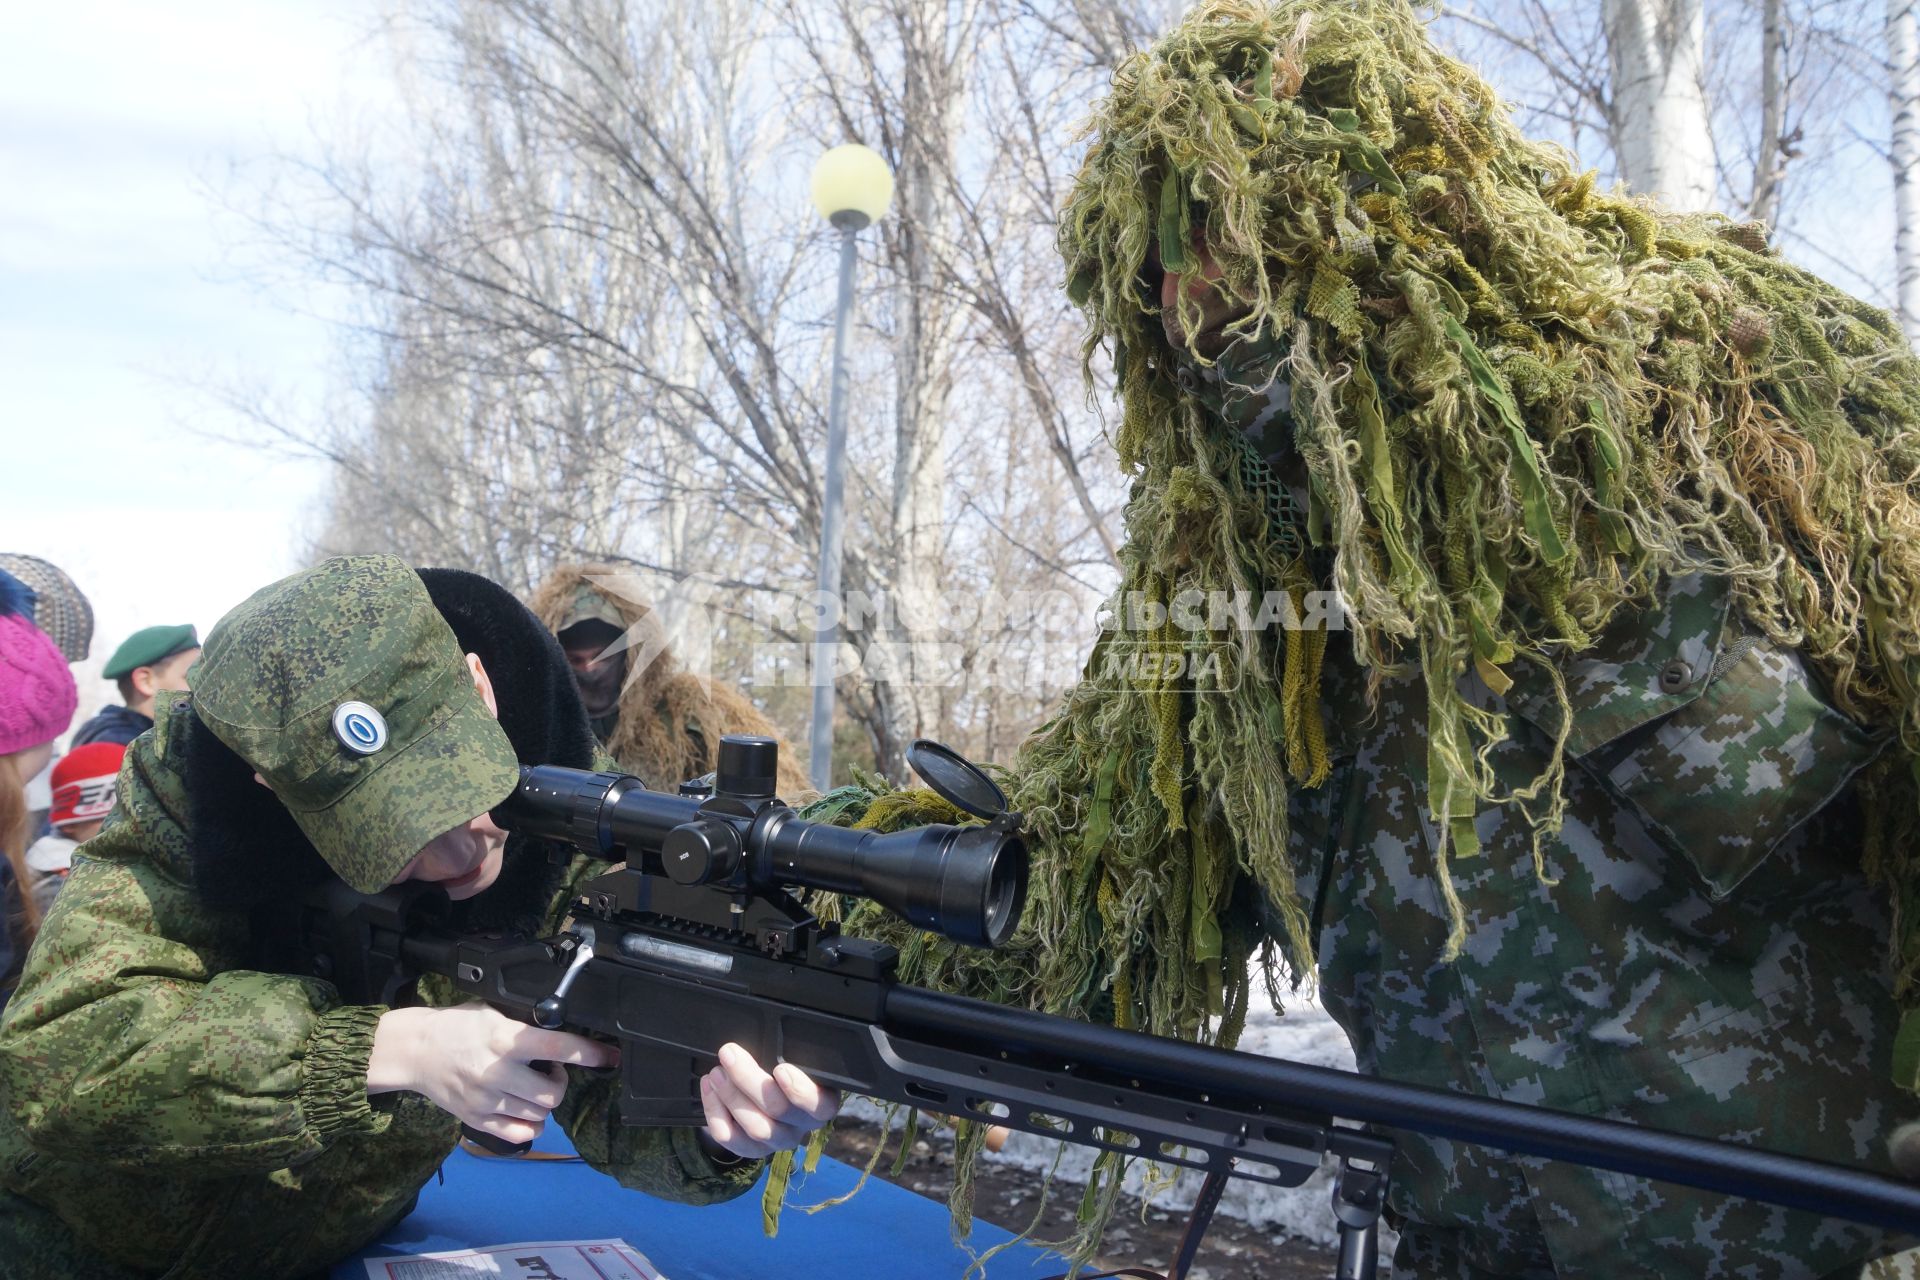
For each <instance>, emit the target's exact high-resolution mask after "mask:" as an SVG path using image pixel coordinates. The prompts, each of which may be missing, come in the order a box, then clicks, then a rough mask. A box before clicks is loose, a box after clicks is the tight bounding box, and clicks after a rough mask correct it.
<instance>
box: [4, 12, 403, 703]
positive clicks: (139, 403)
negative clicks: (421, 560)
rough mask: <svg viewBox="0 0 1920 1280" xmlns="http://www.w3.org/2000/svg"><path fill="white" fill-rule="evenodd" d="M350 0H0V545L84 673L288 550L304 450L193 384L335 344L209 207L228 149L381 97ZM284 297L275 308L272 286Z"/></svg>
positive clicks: (318, 381) (257, 378)
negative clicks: (77, 607) (25, 568)
mask: <svg viewBox="0 0 1920 1280" xmlns="http://www.w3.org/2000/svg"><path fill="white" fill-rule="evenodd" d="M368 13H369V8H368V6H367V5H366V4H364V3H362V2H361V0H247V2H245V3H237V2H234V0H194V3H192V4H168V5H152V4H148V5H136V4H128V3H99V2H76V0H67V2H66V3H62V4H58V5H34V4H19V5H8V6H5V7H4V9H0V551H22V552H28V553H32V554H37V555H41V556H44V557H45V558H47V559H49V560H52V561H54V562H55V563H57V564H59V565H60V566H61V567H63V568H65V569H66V570H67V571H68V572H69V573H71V574H72V575H73V576H74V577H75V579H76V580H78V581H79V583H80V585H81V587H82V588H83V589H84V590H85V591H86V592H87V594H88V596H89V597H90V598H91V600H92V602H93V605H94V609H95V612H96V615H97V618H98V629H97V631H96V634H95V638H94V644H93V654H92V659H91V661H90V663H88V664H86V665H85V666H83V667H82V668H80V669H79V674H80V676H81V682H80V683H81V698H82V706H83V710H84V709H85V708H87V707H89V706H92V705H97V704H98V703H100V702H101V701H104V700H111V699H110V698H109V697H108V696H107V695H109V694H110V693H111V688H110V686H106V685H104V684H102V683H101V682H100V681H98V680H97V679H90V678H89V677H90V676H92V675H93V674H94V673H96V672H97V670H98V668H99V665H100V663H101V662H102V661H103V660H104V658H105V657H106V655H107V654H108V653H109V652H111V650H112V649H113V647H114V646H115V645H116V644H118V643H119V641H120V640H121V639H122V638H124V636H125V635H126V634H127V633H128V632H130V631H132V630H133V629H135V628H137V627H142V626H147V625H149V624H153V623H173V622H192V623H194V624H196V625H198V626H199V627H200V628H201V630H202V632H203V633H204V632H205V630H206V628H207V627H209V626H210V625H211V624H212V623H213V622H214V621H215V619H217V618H218V617H219V616H220V614H221V613H223V612H225V611H226V610H227V609H228V608H230V607H231V606H232V605H234V604H236V603H238V601H239V600H240V599H242V598H244V596H245V595H246V594H247V593H248V592H249V591H251V590H252V589H253V588H255V587H257V586H260V585H263V584H264V583H266V582H268V581H270V580H272V579H273V578H275V577H278V576H280V575H282V574H284V573H286V572H288V571H290V570H291V569H292V568H293V567H295V554H296V551H297V545H298V540H299V535H300V531H301V529H302V527H303V525H304V523H305V521H306V520H307V518H308V512H309V510H310V508H311V507H312V504H313V501H314V499H315V496H316V494H317V492H318V490H319V487H320V484H321V479H322V477H321V472H320V469H319V468H318V467H317V466H316V465H315V464H312V463H306V462H289V461H286V460H276V459H275V458H274V457H272V456H271V455H268V454H266V453H262V452H257V451H254V450H249V449H246V448H243V447H239V446H235V445H229V444H222V443H217V442H214V441H211V440H209V439H207V438H205V436H203V435H199V434H195V432H194V430H193V428H200V429H203V430H213V431H216V432H222V433H226V434H232V433H235V432H238V431H241V430H243V427H242V425H241V424H239V423H237V422H235V421H233V420H232V419H231V418H227V417H224V416H223V415H222V414H221V413H220V412H219V411H218V410H217V409H216V408H215V402H214V400H213V398H212V397H210V396H209V395H207V394H206V393H205V392H204V391H202V390H198V389H196V388H197V387H199V386H204V385H206V384H209V383H224V384H227V385H234V384H247V385H262V384H264V385H270V386H272V387H273V388H275V389H276V390H277V391H278V392H280V393H281V394H282V395H283V396H285V397H289V398H291V399H293V400H295V401H296V402H298V401H301V400H306V402H307V403H309V404H314V403H318V398H319V396H320V395H321V393H322V390H323V388H324V386H325V381H326V379H325V371H326V369H327V366H328V362H329V361H330V360H331V359H332V358H333V352H334V345H333V341H332V337H331V334H330V331H329V329H328V327H327V325H326V324H325V323H324V322H323V321H321V320H319V319H316V318H312V317H310V316H305V315H301V314H298V313H297V308H298V307H320V308H322V309H324V300H316V299H313V298H281V299H275V298H273V297H268V296H263V294H262V292H261V291H260V290H259V289H257V288H256V287H254V286H252V285H250V284H248V283H246V282H245V270H244V267H245V263H244V260H243V259H241V260H236V258H235V255H234V253H233V252H232V251H231V246H232V245H233V244H235V243H237V241H238V239H239V237H240V231H241V229H240V228H239V227H237V226H236V225H234V224H233V222H232V221H231V220H230V219H229V218H227V217H225V216H223V215H222V214H221V212H220V210H221V204H222V199H221V197H222V196H223V195H224V194H225V193H227V192H229V191H230V190H231V189H232V188H231V184H230V182H229V172H230V170H231V168H232V167H233V166H234V165H236V164H246V163H248V162H253V161H257V160H259V159H260V158H262V157H264V156H266V155H269V154H271V153H273V152H275V151H289V150H291V151H299V150H303V149H306V148H308V147H309V146H310V142H309V139H310V138H311V136H312V129H311V125H312V122H313V121H315V120H323V119H331V118H334V117H335V115H336V114H337V113H338V112H340V111H341V110H343V109H345V108H346V106H347V105H348V104H352V105H353V107H354V109H355V110H356V111H358V110H361V109H364V108H365V106H366V104H368V103H370V102H371V103H377V102H379V101H380V100H381V98H382V96H383V95H386V94H388V93H389V90H388V89H387V87H386V85H385V82H384V79H383V71H384V68H383V65H382V63H381V61H380V58H379V56H378V53H377V51H374V50H371V49H369V48H367V47H366V46H365V44H364V43H363V41H362V39H361V34H362V32H363V31H364V30H365V28H366V25H367V21H368V17H367V15H368ZM286 303H292V304H295V305H294V307H289V306H287V305H284V304H286Z"/></svg>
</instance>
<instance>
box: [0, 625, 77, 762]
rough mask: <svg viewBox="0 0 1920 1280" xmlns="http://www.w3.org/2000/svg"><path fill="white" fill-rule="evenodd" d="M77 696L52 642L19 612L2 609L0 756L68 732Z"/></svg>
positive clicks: (63, 662)
mask: <svg viewBox="0 0 1920 1280" xmlns="http://www.w3.org/2000/svg"><path fill="white" fill-rule="evenodd" d="M79 701H80V697H79V692H78V691H77V690H76V689H75V688H74V686H73V672H71V671H69V670H67V660H66V659H65V658H63V657H61V656H60V651H59V650H58V649H56V648H54V647H53V641H51V640H49V639H47V637H46V634H45V633H44V632H42V631H41V630H40V628H38V627H36V626H34V625H33V623H32V622H30V621H28V620H27V619H26V618H24V617H21V616H20V615H19V614H17V613H0V756H6V755H12V754H13V753H14V752H16V751H25V750H26V749H27V748H28V747H37V746H39V745H40V744H41V743H43V742H52V741H53V740H54V739H55V738H57V737H59V736H60V735H61V734H63V733H65V732H66V731H67V726H68V725H69V724H71V723H73V709H74V707H75V706H77V705H78V704H79Z"/></svg>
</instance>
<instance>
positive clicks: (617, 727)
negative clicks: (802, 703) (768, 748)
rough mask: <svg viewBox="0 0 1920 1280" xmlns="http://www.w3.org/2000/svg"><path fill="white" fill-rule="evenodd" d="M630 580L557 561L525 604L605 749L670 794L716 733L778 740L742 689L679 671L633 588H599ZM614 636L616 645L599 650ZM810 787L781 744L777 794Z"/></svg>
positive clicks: (706, 766) (699, 764)
mask: <svg viewBox="0 0 1920 1280" xmlns="http://www.w3.org/2000/svg"><path fill="white" fill-rule="evenodd" d="M631 576H632V575H631V572H630V571H625V570H622V569H620V568H619V567H617V566H615V565H610V564H566V565H561V566H559V567H558V568H556V569H554V570H553V572H551V573H549V574H548V575H547V577H546V580H545V581H544V582H542V583H541V584H540V585H539V587H537V588H536V589H535V590H534V593H533V597H532V599H531V600H530V601H529V602H528V603H529V605H530V607H531V608H532V609H533V611H534V613H535V614H536V615H538V616H539V618H540V621H541V622H543V623H545V624H546V627H547V629H548V630H549V631H551V632H553V634H554V635H555V636H556V637H557V638H558V639H559V641H560V644H561V647H562V648H563V649H564V650H565V651H566V655H567V663H568V665H569V666H571V667H572V668H573V675H574V682H575V683H576V684H577V685H578V686H579V689H580V696H581V698H582V700H583V701H584V702H585V703H586V704H587V715H588V716H589V717H590V718H591V722H592V724H593V731H594V733H595V734H596V735H598V737H599V739H600V741H601V742H602V744H604V745H605V747H606V749H607V753H608V754H609V755H611V756H612V757H613V758H614V759H615V760H617V761H618V762H619V764H620V767H621V768H622V769H624V770H626V771H627V772H628V773H631V774H633V775H634V776H635V777H637V778H639V779H640V780H641V781H642V782H644V783H646V784H647V786H649V787H652V788H654V789H655V790H664V791H672V790H673V789H674V788H675V787H677V786H679V785H680V784H681V783H682V782H685V781H686V780H687V779H689V778H697V777H699V776H700V775H701V774H704V773H710V772H712V770H713V767H714V753H715V752H716V751H717V750H718V749H719V747H720V738H721V736H722V735H724V734H729V733H750V734H758V735H760V736H763V737H769V738H778V737H780V734H779V731H778V730H776V729H775V728H774V727H773V722H772V721H770V720H768V719H767V718H766V716H764V715H762V714H761V712H760V710H759V709H758V708H757V707H755V706H754V705H753V703H751V702H749V701H748V700H747V699H746V697H745V696H744V695H742V694H740V693H739V692H737V691H736V690H733V689H729V688H727V687H725V686H723V685H719V684H716V683H714V682H713V681H712V680H708V679H703V678H701V677H700V676H697V675H695V674H693V673H692V672H689V671H682V670H680V669H679V666H678V664H677V663H675V661H674V658H673V653H672V651H671V650H669V649H668V648H667V646H666V637H665V634H664V632H663V630H662V627H661V625H660V619H659V615H658V614H657V613H655V612H654V611H653V610H652V609H651V608H649V607H648V606H647V605H645V604H643V603H641V602H640V600H639V599H637V598H636V597H635V596H634V594H633V593H632V592H629V591H624V590H619V589H615V588H614V587H611V586H609V585H608V584H610V583H614V582H618V581H620V580H622V579H627V578H631ZM622 637H626V643H625V645H624V646H623V647H622V648H621V649H620V651H619V652H617V653H611V654H610V653H607V650H608V648H610V647H611V646H613V645H614V644H615V643H616V642H618V641H620V640H621V639H622ZM643 653H644V654H650V655H654V656H653V657H652V659H651V661H649V662H648V663H647V665H646V667H645V668H644V669H643V670H641V671H638V672H635V671H632V670H631V669H630V666H631V665H632V664H634V661H635V655H637V654H643ZM812 790H813V789H812V787H811V785H810V784H809V783H808V782H807V777H806V774H805V772H804V771H803V769H802V767H801V764H800V755H799V753H798V752H795V751H794V750H792V749H791V748H789V747H788V746H787V745H786V744H785V742H784V741H783V742H782V744H781V753H780V794H781V795H783V796H787V797H790V798H791V797H794V796H800V795H811V794H812Z"/></svg>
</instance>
